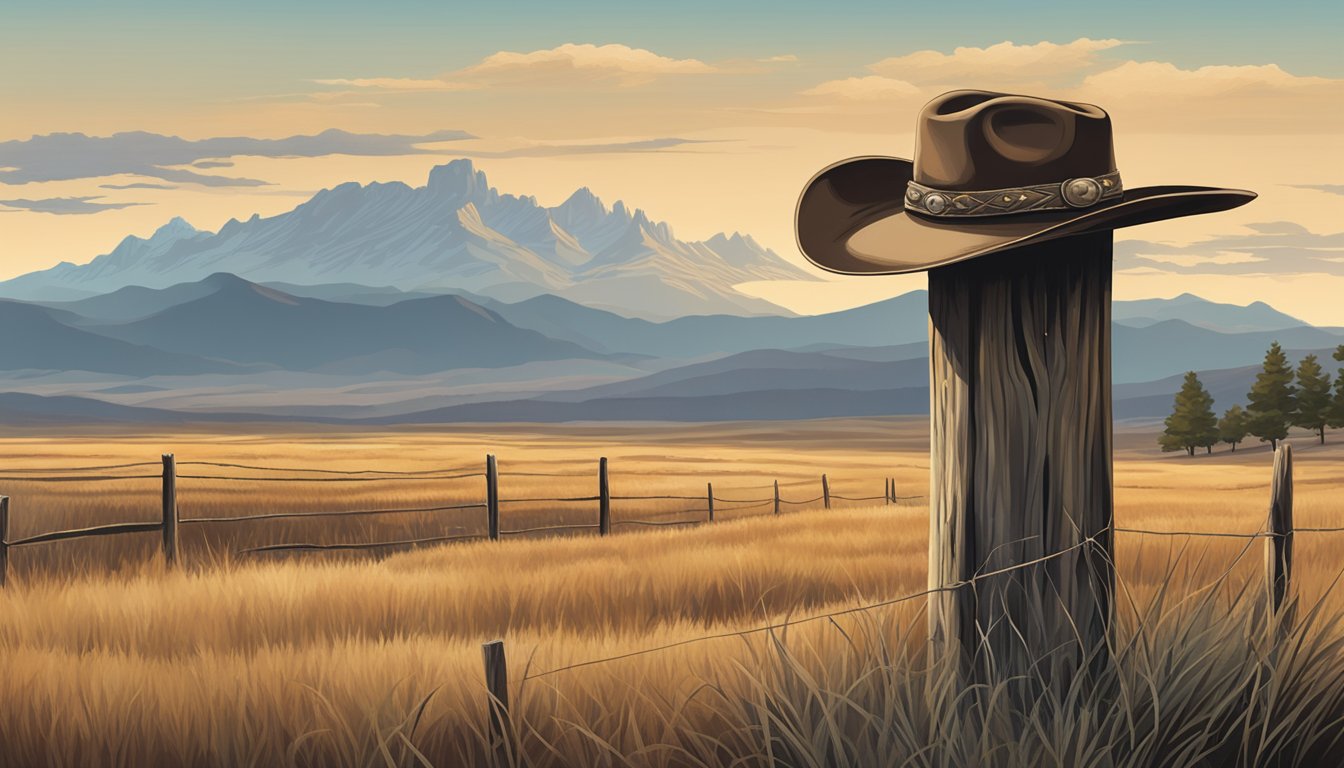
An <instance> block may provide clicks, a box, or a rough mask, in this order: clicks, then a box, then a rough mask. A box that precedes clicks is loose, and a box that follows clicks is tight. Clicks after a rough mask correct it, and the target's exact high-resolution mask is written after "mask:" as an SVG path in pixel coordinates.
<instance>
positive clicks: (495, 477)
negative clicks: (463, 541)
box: [485, 453, 499, 541]
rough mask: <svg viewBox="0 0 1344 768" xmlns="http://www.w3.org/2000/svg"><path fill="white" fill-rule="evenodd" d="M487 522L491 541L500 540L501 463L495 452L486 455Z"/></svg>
mask: <svg viewBox="0 0 1344 768" xmlns="http://www.w3.org/2000/svg"><path fill="white" fill-rule="evenodd" d="M485 524H486V528H487V529H488V530H489V532H490V540H491V541H499V465H498V464H496V463H495V454H493V453H487V454H486V455H485Z"/></svg>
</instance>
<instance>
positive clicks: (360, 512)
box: [178, 504, 485, 525]
mask: <svg viewBox="0 0 1344 768" xmlns="http://www.w3.org/2000/svg"><path fill="white" fill-rule="evenodd" d="M454 509H485V505H484V504H452V505H449V506H444V507H415V508H411V509H351V510H335V511H327V512H265V513H262V514H258V515H237V516H233V517H228V516H225V517H184V518H182V519H180V520H178V522H179V523H182V524H183V525H186V524H187V523H240V522H245V521H249V520H279V519H282V518H288V517H366V516H369V515H396V514H401V513H404V512H447V511H450V510H454Z"/></svg>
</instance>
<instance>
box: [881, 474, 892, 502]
mask: <svg viewBox="0 0 1344 768" xmlns="http://www.w3.org/2000/svg"><path fill="white" fill-rule="evenodd" d="M882 493H883V494H884V495H885V497H886V500H887V501H886V503H887V505H888V506H890V505H891V497H892V495H893V494H892V492H891V478H889V477H888V478H886V479H885V480H883V481H882Z"/></svg>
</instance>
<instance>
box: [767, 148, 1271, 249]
mask: <svg viewBox="0 0 1344 768" xmlns="http://www.w3.org/2000/svg"><path fill="white" fill-rule="evenodd" d="M913 175H914V167H913V164H912V163H911V162H910V161H909V160H903V159H901V158H896V157H856V158H852V159H849V160H842V161H840V162H838V163H835V164H834V165H831V166H829V167H827V168H824V169H822V171H821V172H820V173H818V174H817V175H816V176H813V177H812V180H811V181H809V182H808V184H807V186H806V187H805V188H804V189H803V194H802V195H801V196H800V197H799V198H798V209H797V211H796V213H795V217H794V225H795V232H796V234H797V237H798V247H799V249H800V250H801V251H802V252H803V255H804V256H806V257H807V259H808V260H809V261H811V262H812V263H813V264H815V265H817V266H818V267H821V268H822V269H825V270H827V271H830V272H838V273H840V274H845V275H895V274H901V273H904V272H919V271H923V270H926V269H931V268H933V267H939V266H943V265H946V264H953V263H956V262H958V261H965V260H967V259H973V258H976V257H979V256H987V255H989V254H991V253H996V252H998V251H1005V250H1008V249H1010V248H1017V247H1020V246H1024V245H1028V244H1031V243H1035V242H1041V241H1044V240H1052V239H1055V238H1058V237H1067V236H1069V235H1080V234H1083V233H1086V232H1096V231H1100V230H1109V229H1119V228H1121V227H1132V226H1134V225H1136V224H1147V223H1149V222H1153V221H1162V220H1164V219H1174V218H1178V217H1180V216H1194V215H1196V214H1201V213H1214V212H1216V211H1225V210H1228V209H1231V208H1236V207H1237V206H1240V205H1245V204H1246V203H1249V202H1250V201H1252V200H1254V199H1255V193H1254V192H1249V191H1247V190H1244V189H1222V188H1218V187H1188V186H1159V187H1141V188H1139V189H1127V190H1125V192H1124V196H1123V197H1122V198H1121V199H1119V200H1117V201H1115V202H1110V203H1106V204H1103V205H1097V206H1093V207H1091V208H1086V209H1078V210H1068V211H1051V212H1043V213H1024V214H1012V215H1007V216H999V217H992V218H991V217H981V218H950V219H936V218H934V217H931V216H925V215H921V214H915V213H907V212H906V210H905V207H904V196H905V188H906V183H907V182H909V181H910V180H911V178H912V177H913Z"/></svg>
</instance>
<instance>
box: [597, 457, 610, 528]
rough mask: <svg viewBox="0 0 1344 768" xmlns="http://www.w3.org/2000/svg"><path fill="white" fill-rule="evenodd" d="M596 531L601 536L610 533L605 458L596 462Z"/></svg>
mask: <svg viewBox="0 0 1344 768" xmlns="http://www.w3.org/2000/svg"><path fill="white" fill-rule="evenodd" d="M597 496H598V502H597V530H598V532H599V533H601V534H602V535H603V536H606V535H607V534H608V533H611V485H610V483H608V482H607V457H606V456H603V457H602V458H600V459H598V462H597Z"/></svg>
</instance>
